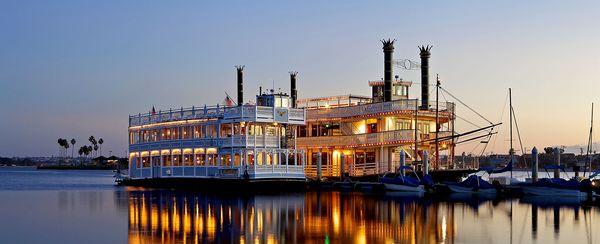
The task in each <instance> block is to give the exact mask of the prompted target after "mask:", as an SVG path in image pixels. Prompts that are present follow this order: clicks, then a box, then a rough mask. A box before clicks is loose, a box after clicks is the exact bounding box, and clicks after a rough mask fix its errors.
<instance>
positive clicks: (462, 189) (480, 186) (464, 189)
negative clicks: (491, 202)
mask: <svg viewBox="0 0 600 244" xmlns="http://www.w3.org/2000/svg"><path fill="white" fill-rule="evenodd" d="M445 186H447V187H448V189H449V190H450V191H451V192H455V193H484V194H496V192H497V187H496V186H494V185H493V184H491V183H489V182H487V181H485V180H483V179H481V176H478V175H475V174H473V175H471V176H469V177H467V179H465V180H464V181H461V182H446V183H445Z"/></svg>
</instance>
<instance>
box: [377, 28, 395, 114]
mask: <svg viewBox="0 0 600 244" xmlns="http://www.w3.org/2000/svg"><path fill="white" fill-rule="evenodd" d="M395 41H396V40H391V39H387V40H381V43H383V101H384V102H389V101H392V76H393V72H394V71H393V70H392V59H393V55H394V42H395Z"/></svg>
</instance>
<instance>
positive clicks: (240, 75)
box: [235, 65, 245, 106]
mask: <svg viewBox="0 0 600 244" xmlns="http://www.w3.org/2000/svg"><path fill="white" fill-rule="evenodd" d="M244 67H245V66H244V65H237V66H235V69H237V105H238V106H242V105H244Z"/></svg>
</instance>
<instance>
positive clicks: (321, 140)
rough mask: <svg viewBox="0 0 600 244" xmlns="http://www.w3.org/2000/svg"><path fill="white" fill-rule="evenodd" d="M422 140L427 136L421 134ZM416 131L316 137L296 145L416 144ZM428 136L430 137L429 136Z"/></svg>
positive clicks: (299, 139) (302, 140) (302, 138)
mask: <svg viewBox="0 0 600 244" xmlns="http://www.w3.org/2000/svg"><path fill="white" fill-rule="evenodd" d="M419 134H420V135H421V139H423V137H424V135H425V134H422V133H419ZM414 135H415V131H414V130H393V131H384V132H377V133H368V134H357V135H346V136H316V137H298V138H296V143H297V145H298V146H299V147H303V146H310V147H312V146H361V145H370V144H381V143H391V142H411V141H412V142H414V140H415V136H414ZM427 136H429V135H428V134H427Z"/></svg>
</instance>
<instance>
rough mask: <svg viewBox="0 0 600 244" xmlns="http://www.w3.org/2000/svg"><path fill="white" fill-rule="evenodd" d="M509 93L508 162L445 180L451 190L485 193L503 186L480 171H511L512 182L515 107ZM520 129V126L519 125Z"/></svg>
mask: <svg viewBox="0 0 600 244" xmlns="http://www.w3.org/2000/svg"><path fill="white" fill-rule="evenodd" d="M508 94H509V106H510V150H509V154H510V159H509V161H508V163H507V164H506V165H505V166H504V167H503V168H500V169H495V168H492V167H482V168H479V170H478V172H477V173H474V174H472V175H470V176H469V177H467V178H466V179H465V180H463V181H461V182H445V183H444V185H445V186H447V187H448V189H449V190H450V191H451V192H455V193H485V194H495V193H497V192H498V190H499V189H501V188H502V186H501V185H499V184H492V183H490V182H489V181H486V180H484V179H482V178H481V176H479V175H477V174H478V173H479V172H484V174H485V173H487V174H488V175H489V176H491V175H492V174H498V173H503V172H508V171H510V174H511V175H510V180H511V182H512V180H513V177H512V169H513V164H514V152H515V150H514V148H513V117H514V115H513V113H514V111H513V107H512V90H511V89H510V88H509V89H508ZM517 131H518V127H517Z"/></svg>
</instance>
